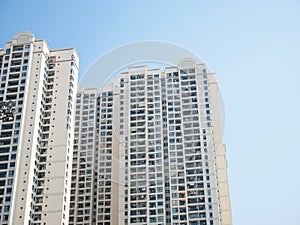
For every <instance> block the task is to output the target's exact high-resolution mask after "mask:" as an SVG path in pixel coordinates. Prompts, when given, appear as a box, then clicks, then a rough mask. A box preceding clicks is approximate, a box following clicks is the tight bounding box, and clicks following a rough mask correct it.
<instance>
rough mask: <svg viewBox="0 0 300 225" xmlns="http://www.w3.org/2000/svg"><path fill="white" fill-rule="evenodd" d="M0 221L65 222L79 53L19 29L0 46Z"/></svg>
mask: <svg viewBox="0 0 300 225" xmlns="http://www.w3.org/2000/svg"><path fill="white" fill-rule="evenodd" d="M0 74H1V75H0V102H6V101H9V100H11V101H13V102H15V104H16V110H17V111H16V114H15V118H14V120H13V121H0V224H3V225H5V224H10V225H18V224H20V225H21V224H32V225H44V224H65V225H66V224H68V219H69V205H70V201H69V200H70V193H71V175H72V158H73V136H74V132H73V129H74V126H73V125H72V124H74V112H75V100H76V91H77V79H78V56H77V53H76V51H75V50H74V49H71V48H70V49H58V50H51V49H49V47H48V45H47V43H46V42H45V41H44V40H36V39H35V37H34V36H33V35H32V34H31V33H29V32H21V33H19V34H17V35H15V37H14V38H13V39H12V41H10V42H7V43H6V46H5V48H4V49H1V50H0Z"/></svg>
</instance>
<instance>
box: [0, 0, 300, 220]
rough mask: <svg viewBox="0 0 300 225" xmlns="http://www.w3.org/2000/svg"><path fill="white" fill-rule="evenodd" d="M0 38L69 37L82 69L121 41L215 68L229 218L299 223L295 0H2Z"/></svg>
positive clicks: (65, 42) (57, 40) (64, 42)
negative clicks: (180, 53) (172, 48)
mask: <svg viewBox="0 0 300 225" xmlns="http://www.w3.org/2000/svg"><path fill="white" fill-rule="evenodd" d="M0 9H1V20H0V27H1V32H0V46H1V47H4V45H5V42H6V41H9V40H11V38H12V37H13V36H14V35H15V34H16V33H18V32H20V31H31V32H32V33H34V34H35V36H36V38H38V39H41V38H45V39H46V40H47V42H48V44H49V45H50V47H51V48H54V49H55V48H64V47H75V48H76V49H77V51H78V53H79V56H80V60H81V64H80V66H81V68H80V73H81V75H82V74H83V73H84V72H85V70H86V69H87V68H88V66H89V64H91V63H92V62H93V61H94V60H95V59H96V58H98V57H99V56H101V55H103V54H105V53H106V52H107V51H108V50H110V49H112V48H114V47H117V46H119V45H121V44H126V43H129V42H133V41H143V40H161V41H167V42H171V43H176V44H179V45H181V46H184V47H186V48H188V49H190V50H192V51H193V52H195V53H196V54H197V55H199V57H200V58H202V59H203V60H204V61H205V62H206V63H207V64H208V65H209V67H210V68H211V69H212V70H213V71H215V72H216V73H217V77H218V80H219V83H220V86H221V88H222V92H223V96H224V98H225V105H226V131H225V138H224V141H225V143H226V145H227V154H228V162H229V164H228V165H229V181H230V190H231V201H232V211H233V219H234V224H235V225H254V224H255V225H282V224H287V225H299V224H300V219H299V213H300V195H299V190H300V166H299V164H300V163H299V159H300V144H299V140H298V139H300V131H299V129H300V119H299V115H300V100H299V98H300V88H299V86H300V69H299V68H300V63H299V62H300V1H299V0H285V1H282V0H281V1H278V0H252V1H240V0H239V1H237V0H236V1H233V0H228V1H216V0H185V1H183V0H180V1H179V0H151V1H150V0H139V1H138V0H136V1H134V0H126V1H124V0H123V1H121V0H119V1H116V0H111V1H104V0H103V1H99V0H98V1H92V0H90V1H88V0H86V1H77V0H72V1H71V0H51V1H34V0H27V1H14V0H0Z"/></svg>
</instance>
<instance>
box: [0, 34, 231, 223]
mask: <svg viewBox="0 0 300 225" xmlns="http://www.w3.org/2000/svg"><path fill="white" fill-rule="evenodd" d="M7 49H10V50H9V51H8V50H7ZM27 52H28V53H27ZM0 66H1V67H0V70H1V88H0V98H2V99H1V101H7V100H13V101H16V102H17V107H18V112H17V114H16V116H15V117H16V121H13V122H10V123H9V122H0V126H1V134H0V150H1V151H0V185H1V184H4V185H10V186H11V187H6V189H4V188H1V187H0V207H2V211H1V213H2V214H1V213H0V215H1V219H0V221H1V223H3V224H23V223H22V222H25V221H26V222H28V221H31V224H39V223H41V224H43V223H46V224H53V221H56V222H55V224H68V220H69V219H70V223H69V224H84V223H88V222H89V223H91V222H94V223H97V224H99V225H106V224H148V223H150V224H192V225H194V224H201V225H204V224H207V225H208V224H214V225H217V224H219V225H231V224H232V218H231V207H230V198H229V188H228V177H227V161H226V155H225V153H226V149H225V145H224V144H223V142H222V127H221V121H220V108H219V105H220V104H219V102H218V85H217V82H216V79H215V74H213V73H209V72H207V71H206V66H205V65H204V64H197V63H196V62H195V61H193V60H191V59H189V60H182V61H181V62H179V64H178V66H177V67H167V68H165V70H164V71H161V70H160V69H149V68H147V67H143V66H141V67H131V68H128V72H125V73H121V74H120V76H117V77H115V79H114V81H113V82H112V83H109V84H105V85H104V88H103V89H102V90H101V91H100V92H99V91H97V89H84V88H83V87H80V88H79V89H78V92H77V98H76V91H77V78H78V57H77V54H76V52H75V50H74V49H61V50H55V51H53V50H49V48H48V46H47V44H46V42H45V41H44V40H35V39H34V36H33V35H32V34H31V33H28V32H23V33H19V34H17V35H16V36H15V37H14V39H13V40H12V42H8V43H7V45H6V48H5V49H4V50H0ZM99 73H101V71H99ZM23 75H24V76H23ZM75 101H77V103H76V106H75ZM20 108H21V109H20ZM75 114H76V115H75ZM57 115H58V116H57ZM75 116H76V117H75ZM17 120H20V121H17ZM74 136H75V138H74ZM73 142H74V145H73ZM73 148H74V150H73ZM27 152H28V153H27ZM73 152H74V157H73ZM1 159H3V160H1ZM72 159H73V163H72ZM5 160H8V162H3V161H5ZM10 165H12V166H13V167H12V168H10V167H9V166H10ZM141 185H142V186H141ZM1 186H3V185H1ZM9 188H10V189H9ZM7 189H9V190H10V192H8V191H7ZM2 190H3V193H2ZM60 190H61V191H60ZM1 194H2V196H1ZM23 195H24V196H23ZM1 198H2V201H1ZM6 200H9V201H6ZM69 200H70V201H69ZM69 206H70V210H69ZM57 209H59V210H57ZM4 219H5V220H4ZM2 221H3V222H2Z"/></svg>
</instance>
